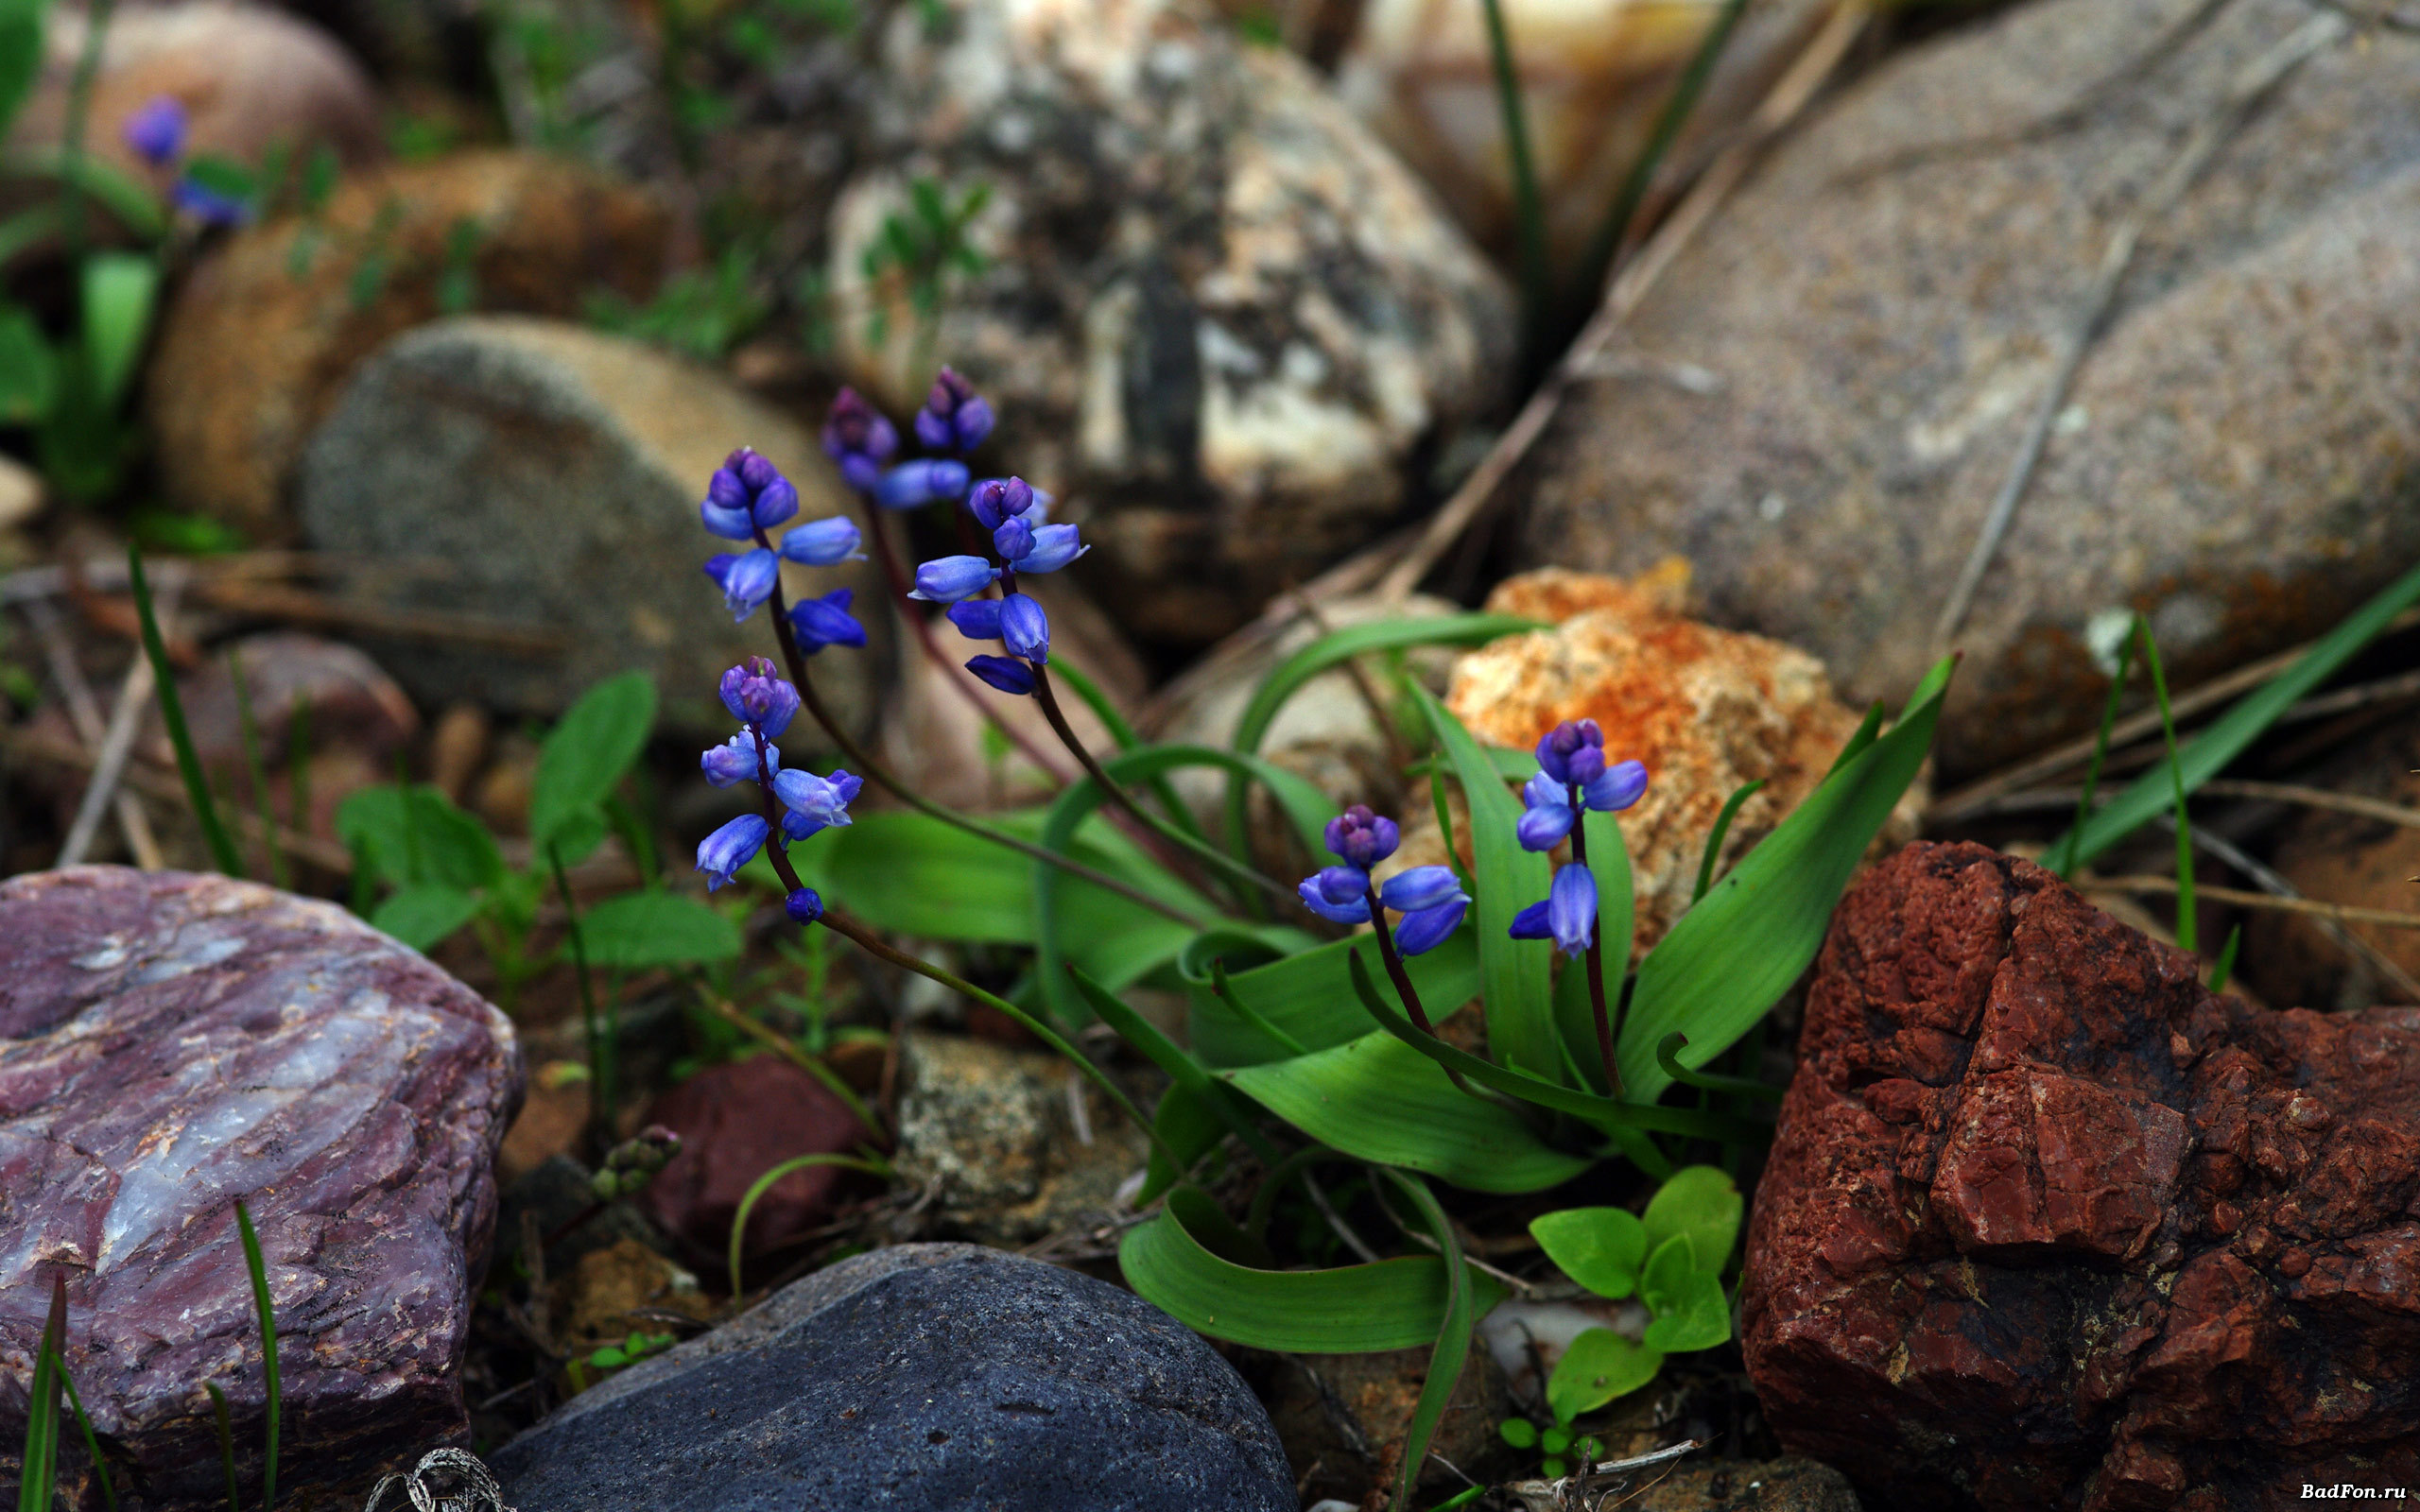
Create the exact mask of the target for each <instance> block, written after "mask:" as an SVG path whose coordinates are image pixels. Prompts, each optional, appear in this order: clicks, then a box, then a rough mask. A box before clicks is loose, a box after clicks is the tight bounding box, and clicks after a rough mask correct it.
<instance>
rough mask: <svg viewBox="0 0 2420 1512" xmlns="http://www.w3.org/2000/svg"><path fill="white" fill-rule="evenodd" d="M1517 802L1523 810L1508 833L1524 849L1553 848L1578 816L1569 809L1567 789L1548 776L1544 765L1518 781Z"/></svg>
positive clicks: (1569, 793)
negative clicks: (1518, 799)
mask: <svg viewBox="0 0 2420 1512" xmlns="http://www.w3.org/2000/svg"><path fill="white" fill-rule="evenodd" d="M1521 802H1522V804H1523V806H1524V807H1523V812H1522V815H1521V817H1520V818H1519V819H1518V820H1517V821H1516V822H1515V823H1514V824H1513V836H1514V837H1515V838H1516V839H1518V840H1519V841H1520V842H1521V849H1522V850H1524V851H1551V850H1553V849H1554V848H1555V847H1556V846H1559V845H1561V844H1562V843H1563V837H1564V835H1567V834H1569V833H1571V827H1572V825H1573V824H1574V823H1576V822H1577V821H1578V820H1579V817H1580V816H1579V815H1577V814H1575V813H1574V812H1572V808H1571V789H1569V788H1567V787H1565V786H1564V785H1563V784H1562V783H1560V782H1556V781H1555V780H1554V779H1553V778H1551V777H1548V776H1547V773H1546V769H1545V768H1544V767H1541V768H1539V770H1538V772H1537V775H1536V776H1534V777H1531V778H1530V780H1529V782H1525V783H1523V784H1522V787H1521Z"/></svg>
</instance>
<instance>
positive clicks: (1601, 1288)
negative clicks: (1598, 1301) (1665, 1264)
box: [1530, 1208, 1647, 1301]
mask: <svg viewBox="0 0 2420 1512" xmlns="http://www.w3.org/2000/svg"><path fill="white" fill-rule="evenodd" d="M1530 1236H1531V1237H1532V1238H1534V1239H1536V1240H1537V1242H1538V1247H1539V1248H1541V1249H1544V1250H1545V1251H1546V1252H1547V1259H1548V1260H1551V1261H1553V1262H1554V1263H1555V1264H1557V1265H1558V1266H1560V1267H1562V1270H1563V1273H1564V1275H1565V1276H1568V1277H1570V1278H1571V1279H1572V1280H1575V1281H1578V1282H1579V1283H1580V1284H1581V1285H1582V1286H1585V1287H1587V1288H1588V1289H1589V1290H1590V1291H1592V1292H1595V1293H1596V1294H1597V1295H1598V1296H1599V1297H1612V1298H1614V1299H1615V1300H1616V1301H1618V1300H1620V1299H1621V1298H1622V1297H1628V1296H1629V1295H1630V1294H1631V1293H1632V1292H1634V1291H1636V1290H1637V1289H1638V1268H1639V1266H1641V1265H1643V1264H1645V1263H1646V1262H1647V1226H1646V1225H1645V1224H1642V1223H1640V1222H1639V1221H1638V1214H1636V1213H1634V1212H1632V1211H1629V1210H1628V1209H1624V1208H1564V1209H1563V1210H1562V1211H1559V1212H1547V1213H1541V1214H1539V1215H1538V1216H1537V1217H1535V1218H1532V1219H1530Z"/></svg>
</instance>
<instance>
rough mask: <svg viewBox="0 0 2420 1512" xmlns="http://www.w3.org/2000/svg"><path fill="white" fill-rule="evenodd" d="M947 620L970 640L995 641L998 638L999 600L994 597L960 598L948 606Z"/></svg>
mask: <svg viewBox="0 0 2420 1512" xmlns="http://www.w3.org/2000/svg"><path fill="white" fill-rule="evenodd" d="M949 622H950V623H951V624H952V625H955V626H957V627H958V633H959V634H960V635H963V636H965V637H966V638H967V639H968V640H970V641H996V640H998V639H999V638H1000V601H999V600H998V599H996V598H962V599H959V601H958V602H957V603H955V604H952V605H951V606H950V607H949Z"/></svg>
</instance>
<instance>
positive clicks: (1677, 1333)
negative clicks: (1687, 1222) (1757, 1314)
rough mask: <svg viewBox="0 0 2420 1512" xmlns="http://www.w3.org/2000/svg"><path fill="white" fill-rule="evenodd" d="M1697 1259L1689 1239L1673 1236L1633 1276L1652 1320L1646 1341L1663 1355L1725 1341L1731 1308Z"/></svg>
mask: <svg viewBox="0 0 2420 1512" xmlns="http://www.w3.org/2000/svg"><path fill="white" fill-rule="evenodd" d="M1720 1266H1721V1262H1720V1260H1718V1261H1716V1262H1715V1263H1714V1266H1713V1267H1712V1268H1708V1267H1706V1266H1705V1265H1704V1263H1703V1261H1701V1260H1700V1259H1699V1258H1698V1253H1697V1249H1696V1247H1695V1246H1693V1245H1691V1244H1690V1243H1689V1236H1688V1235H1687V1234H1685V1233H1677V1234H1674V1235H1672V1236H1671V1237H1670V1238H1669V1239H1667V1240H1665V1241H1664V1242H1663V1243H1662V1244H1660V1245H1658V1246H1655V1248H1654V1249H1653V1250H1652V1251H1651V1252H1650V1253H1649V1254H1648V1257H1647V1267H1646V1269H1645V1270H1643V1271H1642V1272H1641V1273H1640V1275H1639V1282H1638V1294H1639V1298H1640V1300H1642V1301H1644V1302H1645V1303H1646V1304H1647V1310H1648V1311H1649V1312H1651V1313H1652V1314H1655V1320H1654V1321H1653V1322H1652V1323H1650V1324H1649V1325H1648V1326H1647V1342H1648V1343H1649V1344H1650V1345H1651V1346H1652V1347H1653V1348H1655V1349H1661V1350H1663V1351H1664V1352H1665V1353H1667V1354H1678V1353H1680V1352H1681V1351H1682V1350H1684V1349H1713V1348H1714V1347H1715V1346H1716V1345H1718V1344H1720V1343H1721V1342H1722V1341H1723V1340H1725V1339H1727V1338H1729V1337H1731V1304H1730V1302H1729V1301H1728V1300H1726V1299H1725V1298H1724V1297H1723V1295H1722V1280H1721V1278H1720V1276H1719V1275H1717V1274H1716V1271H1717V1270H1719V1269H1720Z"/></svg>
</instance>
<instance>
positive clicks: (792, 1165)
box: [724, 1125, 891, 1299]
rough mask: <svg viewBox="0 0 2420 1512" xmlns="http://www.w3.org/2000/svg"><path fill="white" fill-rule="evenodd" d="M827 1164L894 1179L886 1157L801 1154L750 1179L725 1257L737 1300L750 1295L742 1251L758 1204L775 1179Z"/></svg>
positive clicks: (732, 1228) (740, 1203)
mask: <svg viewBox="0 0 2420 1512" xmlns="http://www.w3.org/2000/svg"><path fill="white" fill-rule="evenodd" d="M868 1126H869V1127H871V1126H872V1125H868ZM827 1165H833V1166H838V1167H839V1168H840V1169H842V1170H844V1171H863V1172H864V1173H865V1174H866V1175H868V1176H877V1177H882V1178H883V1179H884V1180H885V1181H888V1180H890V1179H891V1172H890V1163H889V1162H888V1161H885V1160H876V1159H873V1158H871V1157H867V1156H862V1155H800V1156H794V1157H792V1158H791V1159H789V1160H784V1161H782V1162H781V1163H780V1164H779V1165H776V1166H774V1167H773V1168H772V1169H771V1170H769V1171H768V1172H766V1173H765V1174H764V1175H763V1176H760V1177H757V1178H756V1179H755V1180H753V1181H752V1182H750V1183H749V1186H748V1191H747V1192H746V1193H745V1194H742V1195H741V1197H740V1199H739V1208H738V1210H737V1211H735V1212H734V1213H733V1214H732V1215H731V1252H730V1253H729V1254H728V1255H726V1256H725V1257H724V1259H725V1260H726V1261H727V1262H728V1263H729V1264H730V1266H731V1295H732V1297H734V1298H735V1299H736V1298H738V1297H743V1296H745V1295H747V1291H748V1288H747V1287H746V1286H744V1285H742V1284H741V1283H740V1280H739V1262H740V1251H741V1249H742V1248H743V1247H744V1246H743V1244H742V1241H743V1240H744V1239H745V1238H746V1237H747V1234H748V1220H749V1219H750V1218H751V1217H752V1216H754V1215H755V1212H756V1204H757V1203H758V1202H759V1201H760V1200H762V1199H763V1197H764V1195H765V1194H766V1193H768V1192H770V1191H772V1190H773V1183H774V1182H776V1181H779V1180H780V1179H781V1178H782V1177H786V1176H788V1175H789V1174H790V1173H791V1172H793V1171H812V1170H814V1169H816V1168H817V1167H819V1166H827Z"/></svg>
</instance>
